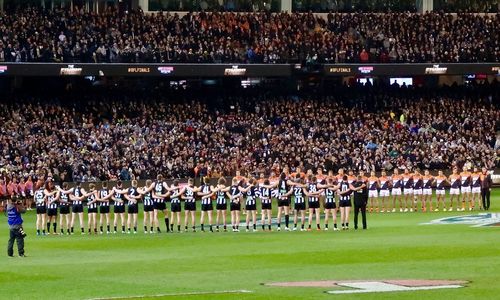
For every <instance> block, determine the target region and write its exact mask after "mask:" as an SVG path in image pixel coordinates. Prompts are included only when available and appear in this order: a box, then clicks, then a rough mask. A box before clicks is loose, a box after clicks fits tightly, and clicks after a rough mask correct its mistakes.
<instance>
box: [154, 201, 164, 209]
mask: <svg viewBox="0 0 500 300" xmlns="http://www.w3.org/2000/svg"><path fill="white" fill-rule="evenodd" d="M153 208H154V209H156V210H165V209H167V204H166V203H165V202H164V201H162V202H155V203H154V204H153Z"/></svg>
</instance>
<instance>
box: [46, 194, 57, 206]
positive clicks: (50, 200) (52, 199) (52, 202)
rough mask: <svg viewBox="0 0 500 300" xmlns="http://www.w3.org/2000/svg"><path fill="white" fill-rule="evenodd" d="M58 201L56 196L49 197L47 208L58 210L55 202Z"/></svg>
mask: <svg viewBox="0 0 500 300" xmlns="http://www.w3.org/2000/svg"><path fill="white" fill-rule="evenodd" d="M54 199H56V194H54V195H50V196H47V208H48V209H56V208H57V201H54Z"/></svg>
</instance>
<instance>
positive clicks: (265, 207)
mask: <svg viewBox="0 0 500 300" xmlns="http://www.w3.org/2000/svg"><path fill="white" fill-rule="evenodd" d="M262 209H273V205H272V203H262Z"/></svg>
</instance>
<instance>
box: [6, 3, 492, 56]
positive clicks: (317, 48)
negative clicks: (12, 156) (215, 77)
mask: <svg viewBox="0 0 500 300" xmlns="http://www.w3.org/2000/svg"><path fill="white" fill-rule="evenodd" d="M499 25H500V14H498V13H497V14H474V13H463V12H459V13H444V12H442V11H434V12H426V13H423V14H417V13H407V12H391V13H385V14H379V13H363V12H353V13H347V14H346V13H328V14H313V13H277V14H273V13H270V12H251V13H233V12H199V13H181V14H177V13H169V12H165V13H163V12H160V13H155V14H146V13H144V12H143V11H142V10H140V9H139V10H130V11H127V13H125V14H123V13H120V12H119V11H118V10H117V9H114V8H112V7H108V8H107V9H106V10H105V11H104V12H100V13H95V12H89V11H85V10H84V9H74V10H71V9H69V8H64V9H55V10H42V9H37V8H25V9H22V10H17V11H16V12H15V14H12V13H7V12H0V36H1V37H2V38H1V40H0V62H65V63H104V62H107V63H118V62H121V63H164V62H170V63H264V64H276V63H304V62H307V63H356V62H361V63H367V62H372V63H402V62H404V63H418V62H421V63H422V62H434V63H451V62H499V61H500V36H499V35H500V33H499V30H498V27H499Z"/></svg>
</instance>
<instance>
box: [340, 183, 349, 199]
mask: <svg viewBox="0 0 500 300" xmlns="http://www.w3.org/2000/svg"><path fill="white" fill-rule="evenodd" d="M348 190H349V182H347V181H342V182H341V183H340V191H341V192H345V191H348ZM340 200H342V201H348V200H351V196H350V193H346V194H344V195H341V196H340Z"/></svg>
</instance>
